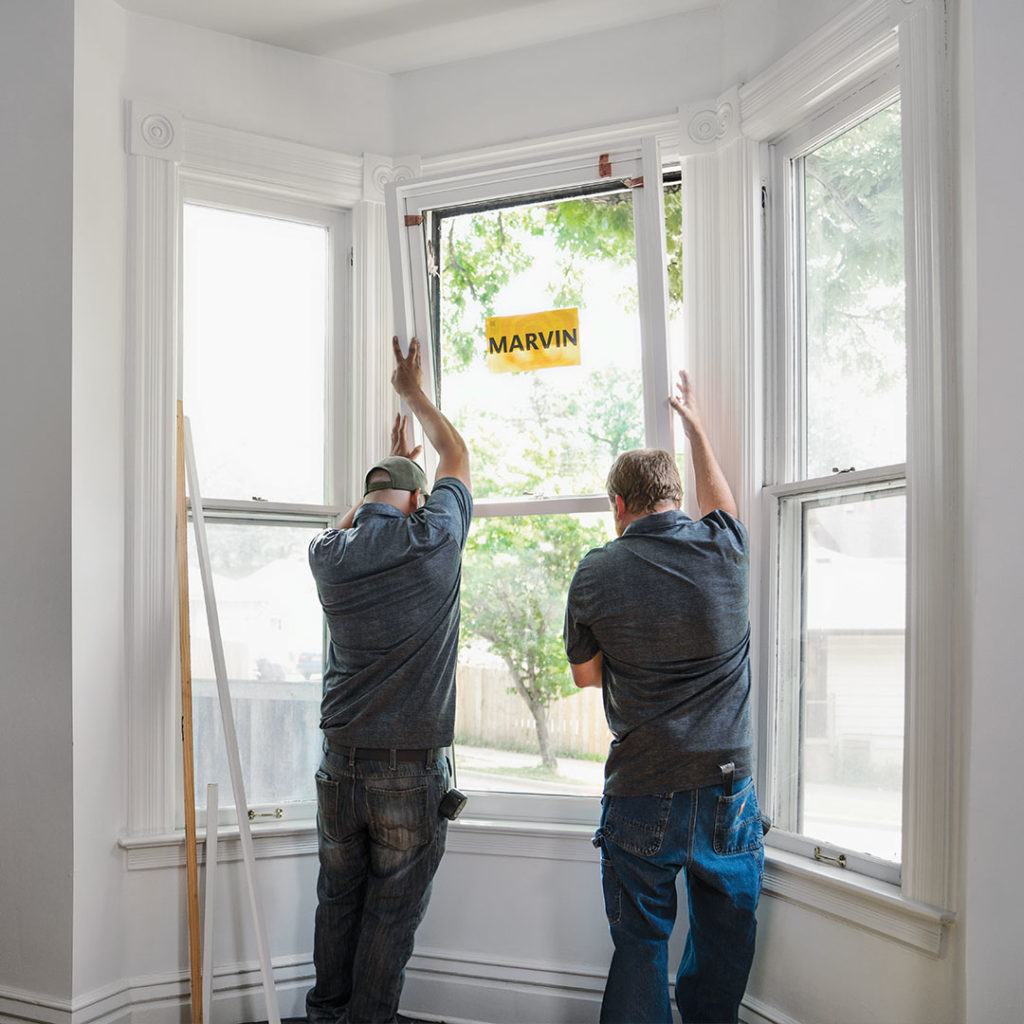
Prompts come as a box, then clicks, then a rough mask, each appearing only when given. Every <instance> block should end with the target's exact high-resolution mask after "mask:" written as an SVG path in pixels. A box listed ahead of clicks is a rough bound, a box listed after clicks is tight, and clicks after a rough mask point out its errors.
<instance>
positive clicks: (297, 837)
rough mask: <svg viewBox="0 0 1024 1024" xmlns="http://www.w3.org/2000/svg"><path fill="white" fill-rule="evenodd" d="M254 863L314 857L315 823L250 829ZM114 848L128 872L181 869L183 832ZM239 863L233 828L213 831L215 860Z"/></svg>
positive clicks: (201, 841)
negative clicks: (279, 858) (120, 850)
mask: <svg viewBox="0 0 1024 1024" xmlns="http://www.w3.org/2000/svg"><path fill="white" fill-rule="evenodd" d="M250 829H251V831H252V845H253V849H254V850H255V853H256V859H257V860H265V859H267V858H270V857H296V856H303V855H307V854H315V853H316V823H315V822H314V821H312V820H311V819H309V818H306V819H303V820H301V821H291V822H277V821H274V822H260V823H254V824H253V825H251V826H250ZM197 838H198V845H199V863H200V864H202V863H204V862H205V860H206V830H205V829H199V830H198V833H197ZM117 845H118V846H119V847H120V848H121V849H122V850H124V853H125V863H126V865H127V868H128V870H129V871H144V870H147V869H151V868H178V867H184V866H185V832H184V830H183V829H182V830H179V831H176V832H159V833H150V834H147V835H132V836H121V837H120V838H119V839H118V841H117ZM241 859H242V844H241V841H240V840H239V838H238V826H237V825H225V826H223V827H222V828H219V829H218V830H217V860H218V861H219V862H221V863H225V862H228V861H233V860H241Z"/></svg>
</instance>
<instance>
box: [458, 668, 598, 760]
mask: <svg viewBox="0 0 1024 1024" xmlns="http://www.w3.org/2000/svg"><path fill="white" fill-rule="evenodd" d="M456 680H457V682H456V689H457V693H458V696H457V701H456V712H455V731H456V736H457V739H458V742H459V743H464V744H467V745H469V746H485V747H497V748H499V749H505V750H525V751H539V749H540V748H539V745H538V743H537V729H536V726H535V725H534V721H533V715H531V714H530V709H529V708H528V707H527V706H526V701H524V700H523V698H522V697H520V696H519V694H517V693H516V692H515V691H514V689H513V687H514V684H513V682H512V676H511V675H510V673H509V671H508V670H507V669H506V668H504V667H497V666H490V665H463V664H460V665H459V668H458V673H457V675H456ZM510 691H511V692H510ZM548 726H549V728H550V730H551V738H552V741H553V742H554V746H555V753H556V754H559V755H561V756H563V757H590V756H596V757H600V758H602V759H603V758H604V757H606V756H607V754H608V744H609V743H610V742H611V734H610V733H609V732H608V726H607V724H606V722H605V717H604V705H603V704H602V702H601V691H600V690H599V689H598V688H596V687H587V688H586V689H582V690H578V691H576V692H575V693H572V694H570V695H569V696H568V697H563V698H561V699H560V700H556V701H554V702H553V703H552V704H550V705H549V706H548Z"/></svg>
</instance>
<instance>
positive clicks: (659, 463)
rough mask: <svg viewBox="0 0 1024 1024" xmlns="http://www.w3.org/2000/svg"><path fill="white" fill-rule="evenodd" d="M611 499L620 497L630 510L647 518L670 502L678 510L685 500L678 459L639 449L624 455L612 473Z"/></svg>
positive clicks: (655, 451)
mask: <svg viewBox="0 0 1024 1024" xmlns="http://www.w3.org/2000/svg"><path fill="white" fill-rule="evenodd" d="M605 486H606V488H607V489H608V497H609V499H610V500H611V501H615V496H616V495H619V497H621V498H622V500H623V501H624V502H625V505H626V511H627V512H630V513H632V514H633V515H646V514H648V513H650V512H653V511H654V510H655V508H656V506H658V505H659V504H661V503H662V502H665V501H668V502H671V503H672V504H673V505H674V506H675V507H676V508H678V507H679V505H680V503H681V502H682V500H683V483H682V481H681V480H680V479H679V470H678V468H677V467H676V463H675V459H673V458H672V456H671V455H669V453H668V452H666V451H662V450H661V449H660V448H636V449H634V450H633V451H631V452H623V453H622V454H621V455H620V456H619V457H618V458H617V459H616V460H615V461H614V462H613V463H612V468H611V469H610V470H608V479H607V481H606V482H605Z"/></svg>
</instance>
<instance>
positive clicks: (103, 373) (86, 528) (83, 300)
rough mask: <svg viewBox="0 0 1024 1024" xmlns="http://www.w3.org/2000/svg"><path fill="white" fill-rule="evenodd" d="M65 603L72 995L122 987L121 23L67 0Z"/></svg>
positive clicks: (104, 0)
mask: <svg viewBox="0 0 1024 1024" xmlns="http://www.w3.org/2000/svg"><path fill="white" fill-rule="evenodd" d="M74 7H75V147H74V168H75V181H74V243H73V244H74V263H73V303H72V331H73V346H72V381H71V411H72V442H71V460H72V477H71V481H72V484H71V512H72V515H71V524H72V525H71V537H72V552H71V597H72V611H71V615H72V633H71V636H72V643H73V654H72V656H73V679H74V702H73V707H74V790H73V792H74V823H75V878H76V884H75V894H74V994H75V996H76V997H77V996H79V995H80V994H81V993H82V992H89V991H92V990H93V989H96V988H98V987H100V986H101V985H106V984H109V983H110V982H112V981H115V980H116V979H117V978H118V977H119V976H120V973H119V972H120V969H121V944H122V935H123V929H122V922H121V918H120V913H119V912H118V910H119V908H120V907H121V905H122V901H121V896H122V891H123V885H124V883H123V878H122V869H121V858H120V857H119V856H118V850H117V846H116V842H114V841H112V840H113V839H116V836H117V835H118V834H119V832H120V831H121V829H122V828H123V827H124V763H125V743H124V738H125V737H124V725H123V717H122V714H123V713H122V709H123V708H124V707H125V705H126V693H125V686H126V681H125V671H124V621H125V619H124V579H125V574H124V570H125V542H124V528H123V520H124V499H123V494H124V465H125V455H124V451H125V444H124V422H125V418H124V392H125V363H124V354H125V352H124V309H125V260H124V249H125V205H126V204H125V160H124V145H123V138H124V116H123V112H122V109H121V106H122V105H121V91H120V77H121V72H122V68H123V66H124V36H125V29H124V17H123V13H122V11H121V9H120V8H119V7H117V6H116V5H114V4H113V3H112V2H111V0H76V3H75V5H74Z"/></svg>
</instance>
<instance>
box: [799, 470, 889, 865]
mask: <svg viewBox="0 0 1024 1024" xmlns="http://www.w3.org/2000/svg"><path fill="white" fill-rule="evenodd" d="M905 519H906V497H905V495H904V493H903V492H902V490H900V491H887V492H885V491H883V492H873V493H867V494H864V493H861V494H855V495H847V496H844V497H842V498H832V499H817V500H813V501H809V502H806V503H805V504H804V506H803V517H802V547H803V579H804V606H803V613H802V628H801V644H802V658H801V662H802V666H801V669H802V670H801V695H800V702H799V707H800V730H799V732H800V741H799V743H800V786H799V805H800V822H799V826H798V831H800V832H802V833H804V834H806V835H809V836H811V837H813V838H815V839H820V840H822V841H824V842H827V843H830V844H834V845H835V846H837V847H839V848H840V849H843V850H850V851H858V852H862V853H868V854H871V855H873V856H876V857H880V858H882V859H884V860H888V861H899V859H900V850H901V845H900V841H901V822H902V809H901V808H902V778H903V694H904V673H905V670H904V641H905V623H906V609H905V604H906V542H905V541H906V530H905V526H904V523H905Z"/></svg>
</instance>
